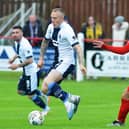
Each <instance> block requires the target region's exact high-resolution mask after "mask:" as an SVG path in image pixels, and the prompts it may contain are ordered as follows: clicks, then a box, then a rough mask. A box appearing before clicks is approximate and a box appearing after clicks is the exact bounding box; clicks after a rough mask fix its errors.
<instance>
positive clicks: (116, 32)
mask: <svg viewBox="0 0 129 129" xmlns="http://www.w3.org/2000/svg"><path fill="white" fill-rule="evenodd" d="M114 22H115V23H114V24H113V25H112V39H113V43H112V45H113V46H119V47H122V46H124V45H125V41H124V40H125V39H128V28H129V24H128V22H126V21H125V18H124V17H123V16H117V17H115V19H114ZM119 40H120V41H119Z"/></svg>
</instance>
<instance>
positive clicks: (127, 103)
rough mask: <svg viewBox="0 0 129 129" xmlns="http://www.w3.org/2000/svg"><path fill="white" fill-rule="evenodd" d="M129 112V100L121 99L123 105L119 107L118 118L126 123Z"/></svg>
mask: <svg viewBox="0 0 129 129" xmlns="http://www.w3.org/2000/svg"><path fill="white" fill-rule="evenodd" d="M128 112H129V100H126V99H121V106H120V109H119V114H118V120H119V121H120V122H122V123H124V122H125V119H126V116H127V114H128Z"/></svg>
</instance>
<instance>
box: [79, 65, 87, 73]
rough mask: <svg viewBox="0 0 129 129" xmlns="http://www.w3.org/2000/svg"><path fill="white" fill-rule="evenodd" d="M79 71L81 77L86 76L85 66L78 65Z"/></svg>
mask: <svg viewBox="0 0 129 129" xmlns="http://www.w3.org/2000/svg"><path fill="white" fill-rule="evenodd" d="M80 70H81V72H82V74H83V75H86V68H85V66H83V65H80Z"/></svg>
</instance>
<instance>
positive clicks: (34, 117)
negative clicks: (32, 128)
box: [28, 110, 44, 125]
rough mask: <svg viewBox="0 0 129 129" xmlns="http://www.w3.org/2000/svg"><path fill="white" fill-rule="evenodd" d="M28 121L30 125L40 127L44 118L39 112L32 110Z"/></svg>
mask: <svg viewBox="0 0 129 129" xmlns="http://www.w3.org/2000/svg"><path fill="white" fill-rule="evenodd" d="M28 120H29V123H30V124H31V125H41V124H43V122H44V116H42V114H41V112H40V111H37V110H34V111H32V112H30V113H29V115H28Z"/></svg>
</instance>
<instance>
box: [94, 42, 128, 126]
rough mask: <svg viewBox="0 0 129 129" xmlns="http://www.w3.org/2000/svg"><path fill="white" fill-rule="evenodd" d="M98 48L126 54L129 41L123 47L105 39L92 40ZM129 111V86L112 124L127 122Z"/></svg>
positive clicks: (120, 124)
mask: <svg viewBox="0 0 129 129" xmlns="http://www.w3.org/2000/svg"><path fill="white" fill-rule="evenodd" d="M92 42H93V44H94V45H95V46H94V47H96V48H102V49H105V50H108V51H111V52H113V53H117V54H125V53H127V52H129V41H128V42H127V43H126V45H125V46H123V47H116V46H111V45H107V44H105V43H104V42H103V41H96V40H94V41H92ZM128 112H129V86H128V87H127V88H126V89H125V90H124V92H123V93H122V96H121V105H120V109H119V113H118V117H117V119H116V120H115V121H113V122H112V126H122V125H124V123H125V119H126V117H127V114H128Z"/></svg>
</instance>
